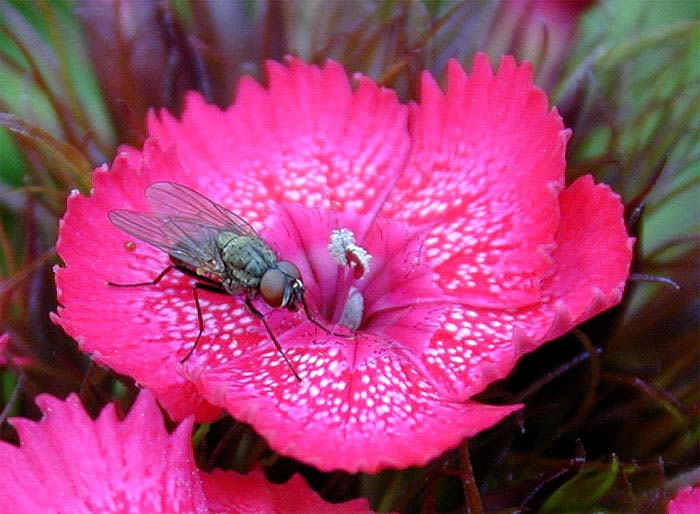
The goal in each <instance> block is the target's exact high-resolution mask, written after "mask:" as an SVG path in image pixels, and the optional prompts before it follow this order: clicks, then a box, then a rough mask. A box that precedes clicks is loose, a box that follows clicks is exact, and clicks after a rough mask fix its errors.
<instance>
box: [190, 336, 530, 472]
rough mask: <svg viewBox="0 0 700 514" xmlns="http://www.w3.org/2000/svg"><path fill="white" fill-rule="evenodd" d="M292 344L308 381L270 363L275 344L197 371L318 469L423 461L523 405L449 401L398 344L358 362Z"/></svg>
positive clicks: (231, 404)
mask: <svg viewBox="0 0 700 514" xmlns="http://www.w3.org/2000/svg"><path fill="white" fill-rule="evenodd" d="M353 344H356V345H357V346H359V347H362V346H363V345H369V344H370V343H369V342H368V341H355V342H354V343H353ZM287 353H288V356H289V358H290V359H291V360H293V361H294V363H295V366H296V369H297V371H298V372H299V374H300V375H301V376H302V377H303V382H302V383H299V382H297V381H296V380H295V379H294V377H293V376H291V375H290V373H289V371H288V370H287V369H286V368H284V365H283V364H282V363H279V364H277V367H271V366H270V359H273V358H275V357H274V350H271V351H270V352H268V354H267V355H265V356H262V357H261V356H255V355H252V356H250V360H248V359H246V357H247V355H244V356H243V357H242V358H241V359H238V360H237V361H236V363H235V365H233V364H224V365H218V366H217V367H216V368H215V369H209V370H208V371H207V372H206V373H205V374H204V375H203V376H197V375H194V374H193V375H192V377H191V378H192V379H193V380H194V381H195V382H196V383H197V385H198V387H199V388H200V390H201V392H202V394H203V395H204V396H205V398H207V399H208V400H209V401H210V402H212V403H214V404H217V405H221V406H223V407H225V408H226V410H227V411H228V412H230V413H232V414H233V415H234V416H235V417H236V418H237V419H239V420H242V421H245V422H247V423H250V424H251V425H252V426H253V427H254V428H255V429H256V430H257V431H258V433H260V434H262V435H264V437H265V438H266V440H267V441H268V443H269V444H270V446H271V447H272V449H274V450H275V451H277V452H279V453H281V454H283V455H287V456H289V457H293V458H296V459H298V460H300V461H302V462H305V463H307V464H310V465H312V466H315V467H316V468H318V469H320V470H322V471H332V470H337V469H342V470H344V471H348V472H351V473H354V472H357V471H363V472H368V473H373V472H376V471H379V470H381V469H384V468H387V467H394V468H405V467H408V466H420V465H423V464H425V463H426V462H428V461H429V460H431V459H433V458H435V457H436V456H438V455H439V454H441V453H442V452H444V451H445V450H447V449H450V448H453V447H455V446H456V445H458V444H459V443H460V442H461V441H462V440H463V439H464V438H465V437H469V436H471V435H474V434H476V433H478V432H480V431H482V430H484V429H486V428H489V427H491V426H493V425H494V424H496V423H497V422H499V421H500V420H501V419H502V418H504V417H505V416H507V415H508V414H509V413H511V412H513V411H514V410H517V409H518V408H519V406H518V405H512V406H489V405H482V404H477V403H474V402H468V401H465V402H457V401H451V400H450V399H449V398H445V397H444V396H443V394H442V391H440V390H439V389H437V388H436V386H435V384H434V383H432V382H431V381H428V380H427V379H426V378H425V375H424V374H422V373H421V372H420V370H419V369H418V367H416V366H415V365H414V364H413V363H412V362H411V361H410V360H408V359H407V357H406V355H403V354H401V353H400V352H399V351H392V350H387V351H386V352H385V353H383V354H379V355H377V356H375V357H374V358H372V359H367V360H364V361H363V362H362V363H361V364H357V366H356V367H355V368H354V369H353V368H351V366H350V364H349V363H348V361H347V359H346V357H345V356H344V354H343V352H341V351H339V350H338V349H337V348H330V349H326V348H323V347H318V349H317V350H316V351H315V352H314V354H313V355H311V354H309V353H306V354H304V355H302V356H301V357H300V358H297V353H296V351H295V350H290V351H288V352H287ZM200 369H201V368H200ZM338 448H342V451H338Z"/></svg>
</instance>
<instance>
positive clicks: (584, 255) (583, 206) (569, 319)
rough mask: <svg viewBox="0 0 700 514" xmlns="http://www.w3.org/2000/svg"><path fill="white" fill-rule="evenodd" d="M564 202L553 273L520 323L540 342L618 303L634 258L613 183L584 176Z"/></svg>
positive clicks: (566, 193)
mask: <svg viewBox="0 0 700 514" xmlns="http://www.w3.org/2000/svg"><path fill="white" fill-rule="evenodd" d="M559 205H560V209H561V222H560V224H559V229H558V230H557V234H556V249H555V250H554V254H553V255H552V258H553V273H552V275H551V276H550V277H548V278H547V279H545V280H544V281H543V283H542V300H541V301H540V303H539V304H538V305H537V306H536V307H535V308H534V309H533V310H523V311H521V312H519V313H518V317H519V318H520V323H519V326H520V327H521V328H522V329H523V330H524V332H525V334H526V335H527V337H528V338H530V339H531V340H532V341H533V342H535V344H536V343H537V342H540V341H548V340H551V339H554V338H555V337H559V336H560V335H562V334H564V333H566V332H568V331H569V330H570V329H571V328H573V327H574V326H575V325H578V324H580V323H583V322H584V321H586V320H587V319H589V318H591V317H593V316H595V315H596V314H598V313H600V312H602V311H604V310H606V309H609V308H610V307H612V306H614V305H617V304H618V303H619V302H620V300H621V299H622V293H623V292H624V289H625V283H626V281H627V276H628V274H629V268H630V264H631V262H632V248H633V246H634V241H635V240H634V238H630V237H629V236H628V235H627V229H626V227H625V223H624V216H623V205H622V202H621V201H620V197H619V196H618V195H617V194H616V193H614V192H613V191H612V190H611V189H610V187H609V186H607V185H605V184H594V182H593V177H591V176H590V175H586V176H583V177H580V178H579V179H577V180H576V181H575V182H574V183H573V184H571V186H569V187H568V188H567V189H565V190H564V191H562V193H561V195H560V196H559ZM528 351H529V349H528Z"/></svg>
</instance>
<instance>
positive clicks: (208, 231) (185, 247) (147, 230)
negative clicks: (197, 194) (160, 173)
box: [109, 209, 221, 274]
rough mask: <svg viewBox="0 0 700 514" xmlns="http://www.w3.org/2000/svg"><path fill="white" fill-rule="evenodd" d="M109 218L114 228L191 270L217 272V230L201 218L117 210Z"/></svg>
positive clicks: (218, 230)
mask: <svg viewBox="0 0 700 514" xmlns="http://www.w3.org/2000/svg"><path fill="white" fill-rule="evenodd" d="M109 219H110V221H111V222H112V224H114V226H115V227H117V228H118V229H120V230H123V231H124V232H126V233H127V234H130V235H132V236H134V237H135V238H137V239H140V240H141V241H144V242H146V243H148V244H150V245H153V246H155V247H156V248H159V249H161V250H163V251H164V252H166V253H167V254H169V255H170V256H171V257H174V258H176V259H178V260H180V261H182V262H184V263H186V264H188V265H190V266H192V267H193V268H195V269H198V270H203V271H204V272H209V273H213V274H216V273H217V272H220V269H221V266H220V257H219V253H218V251H217V248H216V239H217V236H218V234H219V232H220V229H218V228H217V227H212V226H211V225H210V224H209V223H208V222H206V221H204V220H201V219H199V218H192V217H190V216H181V215H175V214H164V213H160V212H136V211H128V210H121V209H119V210H113V211H110V213H109Z"/></svg>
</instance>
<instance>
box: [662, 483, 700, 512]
mask: <svg viewBox="0 0 700 514" xmlns="http://www.w3.org/2000/svg"><path fill="white" fill-rule="evenodd" d="M666 512H668V514H697V513H698V512H700V487H692V486H688V487H686V488H684V489H681V490H680V491H678V494H676V496H675V498H673V500H671V501H670V502H668V506H667V508H666Z"/></svg>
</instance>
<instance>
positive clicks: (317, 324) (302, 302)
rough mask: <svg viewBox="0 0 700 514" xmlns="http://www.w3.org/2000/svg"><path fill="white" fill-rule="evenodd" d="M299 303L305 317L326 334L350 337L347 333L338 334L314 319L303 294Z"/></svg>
mask: <svg viewBox="0 0 700 514" xmlns="http://www.w3.org/2000/svg"><path fill="white" fill-rule="evenodd" d="M301 305H302V307H303V308H304V314H306V319H308V320H309V321H310V322H311V323H313V324H314V325H316V326H317V327H318V328H320V329H321V330H323V331H324V332H325V333H326V334H330V335H332V336H338V337H345V338H351V337H352V336H351V335H349V334H339V333H337V332H333V331H332V330H329V329H328V327H325V326H323V323H321V322H320V321H318V320H316V319H315V318H314V317H313V316H312V315H311V311H309V306H308V305H307V304H306V298H304V295H301Z"/></svg>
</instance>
